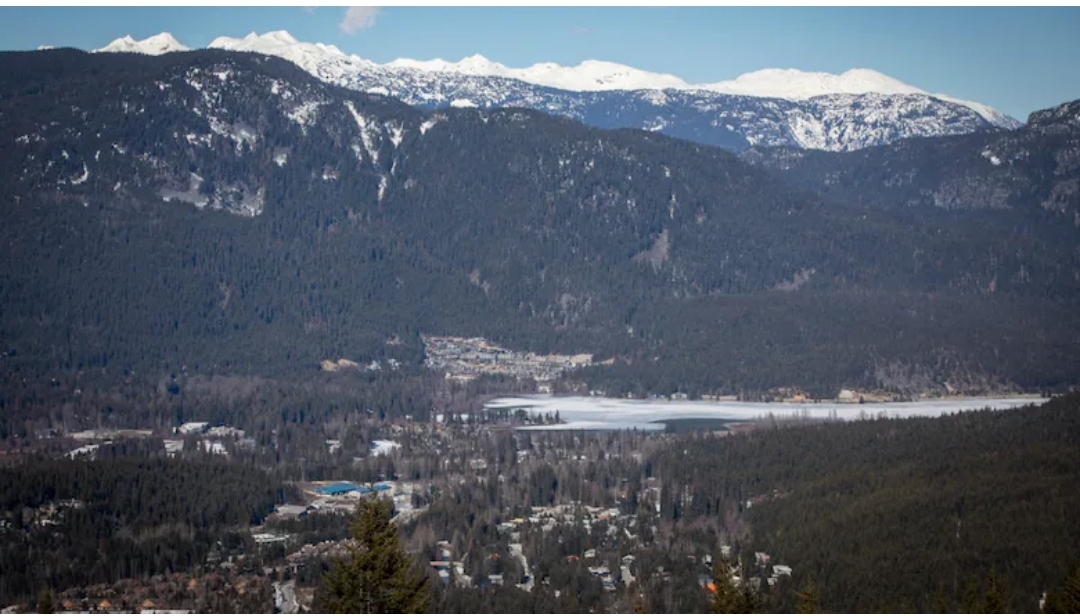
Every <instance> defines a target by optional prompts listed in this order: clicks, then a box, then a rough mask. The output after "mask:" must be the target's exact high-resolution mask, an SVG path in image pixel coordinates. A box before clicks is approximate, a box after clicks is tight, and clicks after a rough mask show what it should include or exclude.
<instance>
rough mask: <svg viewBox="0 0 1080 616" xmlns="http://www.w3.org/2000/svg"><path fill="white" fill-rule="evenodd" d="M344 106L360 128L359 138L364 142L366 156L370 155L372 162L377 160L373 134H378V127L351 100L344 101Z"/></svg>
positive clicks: (377, 153)
mask: <svg viewBox="0 0 1080 616" xmlns="http://www.w3.org/2000/svg"><path fill="white" fill-rule="evenodd" d="M345 107H346V108H347V109H348V110H349V113H351V114H352V117H353V119H354V120H356V126H357V127H358V128H359V129H360V139H361V140H362V141H363V142H364V149H365V150H367V153H368V156H370V157H371V160H372V162H374V163H378V162H379V150H378V149H377V148H376V147H375V136H376V135H377V134H378V129H377V128H376V127H375V124H374V123H373V122H370V121H368V119H367V118H366V117H364V115H363V114H362V113H360V112H359V111H357V110H356V107H355V106H354V105H353V103H352V101H345Z"/></svg>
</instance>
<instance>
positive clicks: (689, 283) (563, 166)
mask: <svg viewBox="0 0 1080 616" xmlns="http://www.w3.org/2000/svg"><path fill="white" fill-rule="evenodd" d="M0 66H2V67H3V68H2V69H0V117H3V118H4V122H3V124H2V125H0V126H2V130H0V141H4V142H6V143H9V144H11V145H9V147H7V148H4V149H2V150H0V168H2V169H3V170H4V174H5V175H4V185H5V186H6V187H7V188H8V190H6V191H5V193H4V195H3V196H2V197H0V199H2V201H0V203H2V207H3V214H4V217H5V221H6V224H5V226H4V228H3V236H2V237H0V239H2V240H3V241H2V243H0V245H2V248H0V250H2V253H0V255H2V257H3V259H2V262H3V264H4V265H3V268H2V269H0V290H2V292H3V293H4V296H5V298H8V300H7V301H5V305H4V310H3V313H2V319H0V337H2V338H3V339H4V340H5V344H8V345H10V346H11V349H12V350H13V351H17V354H15V355H14V356H13V357H17V358H18V359H13V358H10V357H9V358H8V359H7V360H6V361H9V362H16V363H18V364H19V365H21V366H24V367H25V368H24V369H25V370H26V371H27V372H26V373H27V374H30V373H35V374H43V375H47V374H49V373H50V372H51V371H53V370H80V369H87V368H103V369H117V370H121V369H123V370H129V369H134V368H136V367H137V368H138V369H139V370H140V371H150V372H154V371H158V370H162V369H165V370H175V369H176V367H177V366H180V365H187V366H188V367H189V368H190V369H192V370H200V371H207V372H230V371H241V372H256V373H274V372H286V373H287V372H290V371H296V370H312V369H316V367H317V366H318V363H319V362H320V361H321V360H323V359H326V358H339V357H345V358H349V359H353V360H358V361H366V360H370V359H372V358H382V357H394V358H397V359H399V360H400V361H402V362H405V363H406V364H407V365H411V366H417V365H419V363H420V359H421V357H422V349H421V348H420V341H419V333H420V332H429V333H442V334H460V335H484V336H488V337H491V338H493V339H495V340H497V341H499V342H501V343H504V344H508V345H511V346H514V347H517V348H522V349H530V350H536V351H539V352H544V351H547V350H564V351H582V352H591V353H595V354H597V356H598V358H602V357H610V356H613V355H618V356H620V357H623V358H624V359H626V360H627V363H625V364H624V365H623V368H620V370H622V372H619V373H618V374H627V371H629V374H631V375H636V376H634V377H633V378H642V377H644V376H648V377H649V378H654V377H655V376H656V375H662V378H661V379H660V380H656V381H655V383H654V387H655V388H656V389H659V390H664V389H672V388H680V387H682V388H685V387H686V386H687V383H692V384H693V387H694V388H695V389H696V390H699V391H700V390H705V391H708V390H725V391H740V390H742V389H744V388H748V387H753V388H766V387H772V386H777V385H782V384H793V383H796V384H799V383H803V384H806V385H807V386H814V387H819V388H823V389H828V388H831V387H835V386H839V385H842V384H844V383H845V382H865V383H867V384H877V385H883V384H884V383H885V382H886V381H888V380H889V379H893V380H894V381H895V380H896V379H899V378H900V377H895V375H894V374H893V372H887V373H883V374H884V375H885V376H877V373H876V372H875V370H876V369H877V368H878V367H887V366H890V365H892V364H890V363H889V362H892V361H902V362H903V365H902V366H900V367H897V368H895V370H896V371H899V372H900V373H904V374H906V372H905V371H915V372H917V373H918V374H920V375H923V376H921V377H920V378H921V379H923V380H921V381H918V382H919V383H922V384H923V385H926V383H930V384H931V385H932V384H934V383H937V384H938V385H940V383H941V382H942V381H943V380H944V379H947V378H954V377H955V378H958V379H960V380H962V381H964V382H965V383H976V384H978V385H977V386H978V387H983V388H986V387H990V388H992V387H996V386H997V385H994V383H998V384H1001V383H1020V384H1021V385H1023V386H1027V387H1030V386H1043V385H1045V384H1047V383H1052V384H1060V383H1061V382H1063V377H1059V376H1058V372H1057V368H1059V367H1060V366H1062V365H1065V364H1067V362H1068V361H1069V358H1072V357H1077V356H1080V341H1078V340H1077V338H1076V334H1075V332H1076V331H1080V327H1077V328H1072V327H1071V325H1074V323H1072V321H1073V320H1074V319H1073V318H1072V317H1071V316H1068V315H1071V314H1074V312H1072V311H1069V310H1066V309H1063V308H1062V306H1063V305H1071V304H1068V302H1074V301H1075V298H1076V290H1077V288H1078V285H1080V282H1077V279H1076V276H1077V272H1080V261H1078V259H1080V257H1078V256H1077V255H1076V254H1073V253H1072V246H1074V245H1075V237H1073V236H1064V237H1060V238H1059V237H1054V236H1052V235H1051V234H1047V233H1045V232H1044V231H1045V229H1044V228H1043V227H1042V226H1039V225H1037V224H1036V225H1029V226H1028V227H1027V228H1017V227H1016V223H1017V221H1018V220H1019V219H1017V218H1016V213H1014V212H1003V213H995V212H989V213H970V214H969V215H965V216H964V217H963V218H959V217H956V216H954V215H951V214H948V213H942V214H941V215H930V216H921V217H913V216H910V215H908V214H907V213H906V212H903V211H886V210H881V209H873V208H864V207H851V206H846V205H843V204H833V203H828V202H826V201H824V200H822V199H820V198H817V197H815V196H813V195H812V194H809V193H802V192H798V191H794V190H790V189H788V188H785V187H784V186H782V185H781V184H780V183H777V182H776V181H775V180H774V179H773V178H772V176H771V175H770V173H769V172H768V171H766V170H761V169H755V168H754V167H752V166H749V165H747V164H745V163H743V162H741V161H739V160H738V158H737V157H735V156H734V155H732V154H730V153H727V152H724V151H722V150H717V149H714V148H707V147H703V146H699V145H696V144H693V143H688V142H685V141H678V140H673V139H669V138H667V137H664V136H661V135H655V134H650V133H645V132H641V131H630V130H620V131H601V130H598V129H595V128H590V127H586V126H584V125H581V124H578V123H575V122H572V121H570V120H566V119H561V118H554V117H551V116H548V115H545V114H542V113H538V112H535V111H529V110H522V109H506V110H499V111H486V110H478V109H447V110H442V111H438V112H423V111H420V110H417V109H415V108H412V107H409V106H406V105H404V104H402V103H400V102H398V101H394V100H391V99H387V98H385V97H382V96H377V95H368V94H363V93H359V92H355V91H350V90H347V89H343V88H338V87H334V86H331V85H328V84H326V83H323V82H321V81H319V80H316V79H314V78H312V77H311V76H309V75H308V74H306V73H305V72H303V71H301V70H300V69H299V68H297V67H296V66H295V65H293V64H291V63H288V62H285V61H283V60H281V59H278V58H273V57H267V56H262V55H255V54H238V53H232V52H225V51H219V50H206V51H198V52H190V53H184V54H166V55H162V56H156V57H155V56H147V55H140V54H123V55H110V54H84V53H79V52H75V51H72V50H54V51H46V52H34V53H25V54H5V55H4V62H3V63H0ZM973 222H976V223H978V224H972V223H973ZM934 296H940V298H941V299H944V298H951V299H949V300H948V301H947V302H945V301H938V302H936V303H934V302H932V300H931V301H930V303H928V298H932V297H934ZM856 297H858V298H861V299H859V301H858V302H856V303H853V302H852V298H856ZM1033 297H1034V298H1040V299H1038V300H1033V299H1032V298H1033ZM690 298H693V299H692V300H691V299H690ZM807 298H810V299H807ZM967 298H970V299H967ZM806 301H810V302H812V303H814V304H815V305H816V306H817V307H816V308H815V309H814V310H801V311H799V312H798V316H797V317H796V318H795V320H794V321H792V320H791V319H790V318H788V317H785V316H784V314H785V311H790V309H792V308H793V307H795V306H797V305H800V304H801V303H803V302H806ZM1040 302H1042V303H1040ZM969 303H972V307H966V306H968V304H969ZM976 305H978V306H983V307H990V308H986V310H987V312H986V313H985V315H984V316H980V317H979V319H987V318H989V319H990V321H993V319H994V318H996V317H998V316H1000V317H1002V318H1005V317H1008V318H1007V321H1006V322H1008V323H1010V324H1011V325H1009V326H1008V327H1006V328H1005V331H1006V332H1007V333H1008V339H1006V340H1002V341H995V342H994V343H993V344H994V346H993V347H992V348H991V349H989V350H988V349H986V348H985V347H979V348H978V349H976V347H975V346H973V345H976V343H978V342H979V340H980V338H979V333H978V332H977V331H971V330H969V329H965V328H966V327H967V326H968V325H970V323H971V322H972V321H971V320H970V317H971V316H972V314H973V312H972V310H973V307H974V306H976ZM760 306H771V308H768V309H764V310H763V309H760V308H758V307H760ZM852 306H859V309H860V310H862V311H866V314H872V315H875V318H881V319H884V321H883V323H887V322H888V319H889V318H890V317H894V318H898V317H899V315H908V316H906V317H905V318H908V319H914V321H913V322H912V325H911V327H910V328H907V329H905V331H904V332H903V333H902V338H903V343H900V342H898V340H899V339H897V338H895V337H893V336H891V335H890V336H886V337H885V338H879V337H877V335H876V334H871V333H868V330H865V329H863V330H856V331H853V330H851V329H849V328H847V327H846V326H845V324H846V323H850V322H851V321H850V319H847V318H844V317H843V316H842V315H845V314H846V313H848V312H849V311H850V310H852V308H851V307H852ZM935 306H936V307H935ZM945 306H947V307H948V309H947V310H942V309H941V308H942V307H945ZM681 312H685V313H686V314H687V316H686V317H685V320H684V319H682V318H680V320H678V321H676V322H672V323H668V319H667V316H666V315H669V314H679V313H681ZM1018 314H1027V316H1025V317H1024V318H1017V315H1018ZM1061 314H1065V315H1066V316H1065V318H1060V315H1061ZM915 315H921V316H915ZM927 315H929V320H928V322H926V323H921V322H920V320H925V319H927V318H928V317H927ZM718 316H722V318H723V319H724V321H723V323H725V324H723V325H721V324H720V322H719V321H717V320H716V319H717V317H718ZM680 323H686V324H687V325H693V327H700V328H701V329H700V330H696V329H693V328H691V327H686V328H682V327H680V325H679V324H680ZM673 326H674V327H675V329H672V327H673ZM730 327H735V328H736V331H737V332H739V335H740V336H743V337H744V339H745V340H746V341H747V343H748V344H747V346H746V347H745V348H743V347H739V348H734V349H732V348H730V347H726V346H725V343H724V340H725V336H728V333H727V328H730ZM886 331H888V330H886ZM697 332H699V333H697ZM893 333H895V332H893ZM395 336H396V337H397V339H400V340H402V341H404V342H405V344H401V345H397V344H394V345H391V344H387V342H386V341H387V340H388V339H390V338H392V337H395ZM729 339H730V338H729ZM822 340H826V341H828V344H829V345H836V346H835V347H833V346H830V348H837V349H840V350H843V349H845V348H847V349H852V351H850V352H848V354H847V355H846V356H844V357H839V356H835V355H833V354H832V353H831V351H830V352H829V354H828V355H827V357H828V361H822V355H821V353H822V346H821V341H822ZM701 345H705V347H706V348H709V349H711V351H710V353H712V352H713V351H717V350H723V349H726V352H724V353H722V354H720V356H719V360H720V361H722V362H723V363H724V364H725V365H726V364H728V363H730V362H734V364H735V365H736V366H739V367H737V368H734V369H733V370H731V371H726V370H718V369H717V366H718V364H705V363H702V362H700V361H698V359H699V358H700V356H699V355H698V351H699V350H700V348H701ZM660 349H663V353H662V354H660V353H658V351H659V350H660ZM999 354H1000V357H1001V359H995V358H997V357H998V355H999ZM661 355H662V356H663V357H664V362H663V365H657V364H656V361H657V358H658V357H660V356H661ZM1014 358H1035V361H1036V363H1035V364H1034V365H1032V364H1031V363H1030V362H1026V361H1025V363H1023V364H1022V365H1014V364H1012V363H1010V362H1013V361H1014ZM1040 361H1043V362H1048V364H1049V365H1047V364H1040V363H1039V362H1040ZM777 362H779V363H777ZM811 366H816V368H814V369H813V370H809V367H811ZM822 366H825V367H827V370H825V371H824V372H823V371H822V370H821V369H820V368H821V367H822ZM1040 366H1042V367H1044V368H1045V369H1044V370H1040V369H1039V368H1040ZM113 367H118V368H113ZM1051 373H1052V375H1051V376H1049V377H1046V376H1045V375H1047V374H1051ZM650 375H651V376H650ZM808 375H809V376H808ZM889 375H893V376H889ZM965 375H966V376H965ZM894 377H895V378H894ZM596 378H607V377H605V376H603V375H598V376H597V377H596ZM620 378H622V377H620ZM1044 378H1045V379H1046V380H1040V379H1044ZM654 380H655V379H654ZM811 381H812V382H811ZM680 383H681V384H680ZM934 386H937V385H934ZM904 387H907V385H905V386H904Z"/></svg>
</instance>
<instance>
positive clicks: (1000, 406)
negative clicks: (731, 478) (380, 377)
mask: <svg viewBox="0 0 1080 616" xmlns="http://www.w3.org/2000/svg"><path fill="white" fill-rule="evenodd" d="M1042 402H1045V399H1043V398H1038V397H1032V396H1025V397H1013V398H958V399H936V400H919V401H915V402H882V403H867V404H845V403H834V402H828V403H818V404H791V403H783V402H704V401H698V400H680V401H675V400H626V399H622V398H602V397H594V396H548V395H524V396H505V397H501V398H496V399H494V400H491V401H489V402H487V403H486V404H485V405H484V409H485V410H488V411H494V410H502V409H507V410H510V411H511V412H513V411H516V410H517V409H524V410H525V411H526V412H527V413H528V414H529V415H536V414H538V415H541V416H544V415H547V414H548V413H551V414H552V415H554V414H555V413H556V412H558V413H559V418H560V419H561V420H562V422H563V423H561V424H558V425H547V426H528V427H523V428H521V429H525V430H527V429H533V430H632V429H634V428H636V429H638V430H663V429H664V424H663V422H664V421H669V420H685V419H708V420H725V421H753V420H758V419H767V418H768V417H769V416H770V414H771V415H772V416H773V417H775V418H776V419H785V418H788V419H793V418H798V417H807V418H812V419H829V418H836V419H841V420H848V421H850V420H856V419H869V418H874V417H882V416H885V417H893V418H899V417H939V416H941V415H948V414H952V413H957V412H960V411H976V410H982V409H992V410H1004V409H1010V408H1016V407H1020V406H1024V405H1028V404H1041V403H1042Z"/></svg>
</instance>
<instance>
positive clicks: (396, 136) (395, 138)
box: [385, 122, 405, 148]
mask: <svg viewBox="0 0 1080 616" xmlns="http://www.w3.org/2000/svg"><path fill="white" fill-rule="evenodd" d="M385 126H386V130H387V131H389V133H390V143H392V144H394V147H395V148H396V147H398V146H400V145H401V141H402V140H403V139H404V138H405V127H404V126H402V125H401V124H396V123H393V122H387V123H386V125H385Z"/></svg>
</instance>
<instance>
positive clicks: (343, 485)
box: [315, 481, 371, 496]
mask: <svg viewBox="0 0 1080 616" xmlns="http://www.w3.org/2000/svg"><path fill="white" fill-rule="evenodd" d="M315 491H316V492H317V493H319V494H321V495H323V496H343V495H345V494H349V493H350V492H358V493H360V494H366V493H368V492H370V491H371V489H370V488H365V487H361V486H358V485H356V484H354V483H350V482H348V481H339V482H338V483H332V484H330V485H328V486H322V487H320V488H315Z"/></svg>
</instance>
